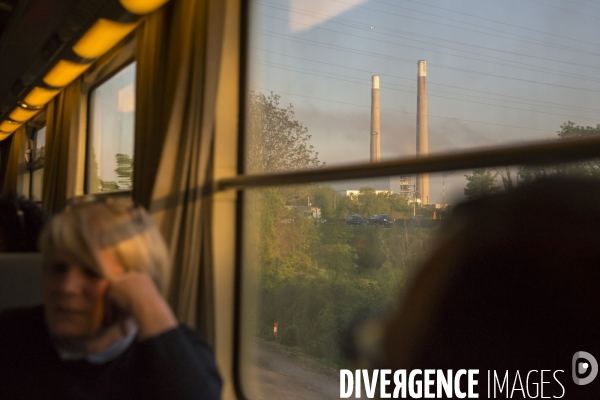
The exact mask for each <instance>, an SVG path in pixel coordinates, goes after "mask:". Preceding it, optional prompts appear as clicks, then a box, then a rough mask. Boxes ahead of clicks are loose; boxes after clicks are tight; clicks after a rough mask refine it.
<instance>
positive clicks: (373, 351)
mask: <svg viewBox="0 0 600 400" xmlns="http://www.w3.org/2000/svg"><path fill="white" fill-rule="evenodd" d="M598 165H600V163H598V160H590V161H582V162H577V163H572V164H566V165H565V164H561V165H554V166H545V167H528V166H508V167H506V166H503V167H497V168H476V169H473V170H468V171H452V172H448V173H443V174H442V173H436V174H430V178H431V182H432V184H435V185H439V186H440V189H441V191H442V193H443V197H442V198H443V202H440V203H436V204H429V205H426V204H423V203H421V202H419V201H414V199H406V198H404V197H402V196H401V195H400V194H398V193H394V192H390V191H382V190H376V189H373V188H371V187H369V186H368V184H367V182H366V181H365V182H364V183H365V186H363V187H360V188H358V187H354V186H349V188H352V190H346V191H341V190H336V189H335V187H336V186H337V185H343V184H344V182H326V183H319V184H313V185H298V186H285V187H272V188H265V189H255V190H247V191H246V192H245V196H244V199H245V208H244V214H245V219H244V231H243V237H244V246H243V257H242V282H243V285H244V286H243V289H242V292H243V293H245V294H246V296H247V297H246V298H245V301H243V302H242V305H241V306H242V310H241V311H242V312H241V315H242V337H241V340H242V348H244V349H245V351H243V352H242V355H243V357H242V363H241V371H242V375H241V376H242V379H243V387H244V390H245V393H246V395H247V396H248V397H250V398H257V399H258V398H271V397H273V398H311V399H312V398H319V399H321V398H322V399H330V398H331V399H333V398H339V390H340V383H339V376H340V375H339V370H340V369H341V368H350V369H354V368H358V365H362V367H361V368H368V367H373V366H375V365H377V362H378V360H380V357H381V348H380V347H379V346H380V341H379V340H380V338H381V336H380V335H381V333H382V329H383V321H384V320H385V318H386V317H387V316H388V315H389V313H390V312H391V311H392V309H393V307H394V306H396V305H397V304H398V302H399V299H400V298H401V295H402V294H403V291H404V290H405V289H406V287H407V282H408V281H409V278H410V277H411V276H412V275H413V274H414V273H415V272H416V270H417V268H418V266H419V265H420V264H421V263H422V262H423V261H425V260H426V259H427V258H428V257H429V256H430V255H431V254H432V252H433V251H434V250H435V249H436V247H435V246H436V240H437V239H438V238H439V234H440V230H441V227H442V224H444V223H445V222H446V220H447V219H448V218H450V217H451V214H452V211H453V210H454V208H455V207H456V206H457V205H458V204H460V203H461V202H462V201H463V200H464V199H465V198H467V199H468V200H471V199H477V198H479V197H481V196H483V195H489V194H494V193H502V192H506V191H510V190H513V189H514V188H517V187H519V186H522V185H525V184H528V183H531V182H533V181H535V180H536V179H538V178H540V177H547V176H571V177H573V176H583V177H588V178H596V179H598V178H600V169H599V167H598ZM451 177H455V178H458V179H460V180H461V182H462V186H461V188H460V190H448V188H447V187H446V186H445V182H446V180H448V179H449V178H451ZM386 179H388V180H389V179H390V178H379V180H386ZM391 179H393V178H391ZM543 203H544V198H543V196H542V198H540V199H539V204H543ZM535 204H537V202H534V203H529V204H526V205H524V211H523V212H524V213H526V212H527V211H526V209H527V207H535ZM482 224H483V225H485V221H482ZM483 225H482V226H483ZM490 229H491V228H490ZM447 232H448V231H447ZM249 297H252V300H250V299H249ZM415 306H416V307H418V305H415ZM377 367H379V366H377Z"/></svg>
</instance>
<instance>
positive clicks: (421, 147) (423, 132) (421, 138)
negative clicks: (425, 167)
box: [416, 60, 430, 204]
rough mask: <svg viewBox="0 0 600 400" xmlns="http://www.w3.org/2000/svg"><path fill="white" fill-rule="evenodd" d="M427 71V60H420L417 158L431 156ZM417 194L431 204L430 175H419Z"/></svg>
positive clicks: (423, 202)
mask: <svg viewBox="0 0 600 400" xmlns="http://www.w3.org/2000/svg"><path fill="white" fill-rule="evenodd" d="M426 70H427V68H426V64H425V60H420V61H419V73H418V79H419V80H418V86H417V158H420V157H427V156H428V155H429V140H428V137H427V77H426V76H427V72H426ZM416 192H417V193H419V196H420V198H421V202H422V203H421V204H429V202H430V200H429V174H417V187H416Z"/></svg>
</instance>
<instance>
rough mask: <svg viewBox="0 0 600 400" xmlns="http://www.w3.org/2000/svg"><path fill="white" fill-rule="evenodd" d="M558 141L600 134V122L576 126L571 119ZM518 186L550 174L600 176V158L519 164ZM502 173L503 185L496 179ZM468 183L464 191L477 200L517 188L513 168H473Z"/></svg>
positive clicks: (558, 132) (587, 137) (563, 128)
mask: <svg viewBox="0 0 600 400" xmlns="http://www.w3.org/2000/svg"><path fill="white" fill-rule="evenodd" d="M557 134H558V140H579V139H589V138H593V137H598V136H600V124H598V125H596V126H595V127H592V126H579V125H575V123H574V122H572V121H567V122H565V123H564V124H562V125H561V126H560V130H559V131H557ZM516 172H517V174H516V175H517V182H516V185H523V184H528V183H531V182H533V181H534V180H536V179H539V178H544V177H550V176H581V177H595V178H600V159H591V160H584V161H577V162H571V163H568V164H557V165H551V166H530V165H520V166H518V167H516ZM498 175H500V177H501V180H502V187H499V186H496V178H497V177H498ZM465 178H466V179H467V185H466V186H465V189H464V192H465V196H466V197H467V199H473V198H477V197H480V196H482V195H485V194H492V193H495V192H497V191H499V190H502V189H504V190H511V189H512V188H514V187H515V184H514V183H513V180H512V178H511V170H510V167H504V168H495V169H486V168H478V169H474V170H473V174H472V175H465Z"/></svg>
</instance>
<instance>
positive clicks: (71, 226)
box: [0, 200, 221, 399]
mask: <svg viewBox="0 0 600 400" xmlns="http://www.w3.org/2000/svg"><path fill="white" fill-rule="evenodd" d="M40 246H41V249H42V255H43V258H44V299H45V304H44V306H43V307H39V308H34V309H28V310H14V311H11V312H8V313H6V314H5V315H3V316H1V317H0V340H1V342H0V354H1V357H0V365H2V368H0V370H1V371H2V373H0V393H3V396H6V398H32V397H43V398H61V399H64V398H90V399H92V398H98V399H100V398H102V399H109V398H110V399H113V398H124V399H125V398H127V399H131V398H177V399H182V398H203V399H210V398H219V396H220V390H221V381H220V378H219V374H218V372H217V368H216V364H215V360H214V356H213V354H212V352H211V351H210V350H209V348H208V347H207V345H206V343H205V342H204V341H203V339H202V338H201V337H200V336H199V335H198V334H197V333H196V332H194V331H193V330H191V329H189V328H187V327H185V326H183V325H180V324H179V323H178V322H177V319H176V318H175V316H174V315H173V312H172V311H171V309H170V307H169V305H168V304H167V303H166V301H165V300H164V299H163V297H162V295H161V291H164V289H165V285H166V279H167V278H166V275H167V270H168V266H169V258H168V254H167V249H166V246H165V243H164V241H163V239H162V237H161V236H160V233H159V232H158V230H157V228H156V226H155V225H154V224H153V223H152V220H151V219H150V217H149V216H148V214H147V213H146V212H145V211H144V210H143V209H141V208H134V207H132V206H131V203H130V202H129V201H125V200H112V201H106V202H93V203H87V204H81V205H76V206H73V207H70V208H68V209H67V210H66V211H64V212H63V213H61V214H59V215H57V216H55V217H54V218H53V219H52V220H51V221H50V223H49V224H48V226H47V227H46V229H45V231H44V233H43V234H42V237H41V240H40Z"/></svg>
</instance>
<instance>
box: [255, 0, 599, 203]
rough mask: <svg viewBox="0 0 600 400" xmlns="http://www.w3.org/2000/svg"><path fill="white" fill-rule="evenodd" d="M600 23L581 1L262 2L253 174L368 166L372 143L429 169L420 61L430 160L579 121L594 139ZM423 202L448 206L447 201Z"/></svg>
mask: <svg viewBox="0 0 600 400" xmlns="http://www.w3.org/2000/svg"><path fill="white" fill-rule="evenodd" d="M598 18H600V9H599V8H598V7H597V5H594V4H592V3H587V2H575V1H573V2H571V1H570V2H556V1H554V2H539V1H528V2H525V3H524V2H514V1H511V2H493V1H476V0H468V1H464V2H457V3H449V2H446V1H440V0H428V1H425V2H422V1H407V2H403V3H401V4H400V3H398V2H394V1H389V0H348V1H333V0H325V1H322V0H302V1H300V0H268V1H253V2H251V6H250V12H249V38H250V39H249V42H248V47H249V73H248V88H247V89H248V92H247V96H248V101H247V104H248V109H247V115H248V118H247V131H246V132H247V135H248V137H247V145H246V148H247V149H248V151H247V154H246V159H247V161H248V162H247V165H246V167H247V171H248V172H261V171H276V170H281V169H287V170H290V169H299V168H314V167H318V166H320V165H323V164H326V165H328V166H332V165H337V164H346V163H354V162H369V161H370V160H371V141H372V137H373V136H375V137H374V138H373V139H374V140H373V141H374V142H377V141H379V145H378V146H377V143H375V144H376V146H375V147H376V149H379V150H378V152H377V151H375V153H378V154H379V155H380V159H381V160H389V159H394V158H407V157H409V158H410V157H415V156H417V130H418V129H417V128H418V127H417V111H418V110H417V103H418V101H417V97H418V96H417V91H418V89H419V78H418V73H419V69H418V62H419V61H420V60H424V61H426V65H425V69H424V71H422V72H424V75H425V77H424V78H423V79H422V80H421V82H422V83H423V85H421V89H422V93H423V96H422V97H423V98H426V102H427V105H426V109H427V118H426V121H427V122H426V123H425V122H424V121H425V119H423V120H422V121H423V122H422V123H421V124H420V127H422V128H424V130H426V132H427V138H426V139H425V137H424V136H423V138H422V140H421V141H420V144H421V145H422V146H421V147H422V148H421V150H420V151H421V152H422V154H427V152H428V153H429V154H432V153H438V152H448V151H456V150H467V149H473V148H477V147H489V146H502V145H508V144H518V143H523V142H527V141H531V140H543V139H551V138H553V137H555V136H556V132H557V131H560V130H561V129H562V128H561V126H563V125H564V124H567V123H568V121H573V122H574V123H575V124H576V125H579V126H592V127H594V126H596V125H597V124H598V123H599V122H600V114H599V113H598V107H597V104H598V102H599V100H600V80H598V75H597V69H598V68H597V65H598V59H599V57H600V43H599V42H598V38H599V37H600V24H598V23H597V22H598V21H597V20H598ZM373 76H378V78H379V82H378V84H379V90H378V93H379V94H378V95H379V124H374V126H372V125H373V124H372V118H371V115H372V113H371V110H372V92H373V90H372V86H373V80H372V77H373ZM421 108H422V111H424V108H425V107H424V106H423V107H421ZM423 134H424V133H423ZM286 137H294V138H297V139H298V140H296V141H295V142H288V141H286V140H285V139H286ZM425 142H427V143H426V144H425ZM310 146H314V147H313V148H311V147H310ZM311 150H312V151H311ZM409 178H410V177H409ZM412 179H413V182H412V183H410V184H408V185H407V187H409V186H410V185H411V184H412V185H415V184H417V183H416V182H414V177H412ZM446 185H447V186H448V187H453V186H454V185H456V186H457V187H460V186H461V182H460V179H458V180H456V179H449V180H448V181H447V182H446ZM424 186H426V185H425V184H424ZM340 189H343V187H340ZM388 189H389V188H388ZM395 190H397V189H395ZM421 192H425V190H421ZM420 195H421V196H422V197H424V201H425V202H427V199H426V197H429V200H428V201H429V203H439V202H441V195H442V193H441V190H440V189H439V188H438V187H434V186H432V185H431V188H430V193H429V195H428V196H427V193H423V194H420Z"/></svg>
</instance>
